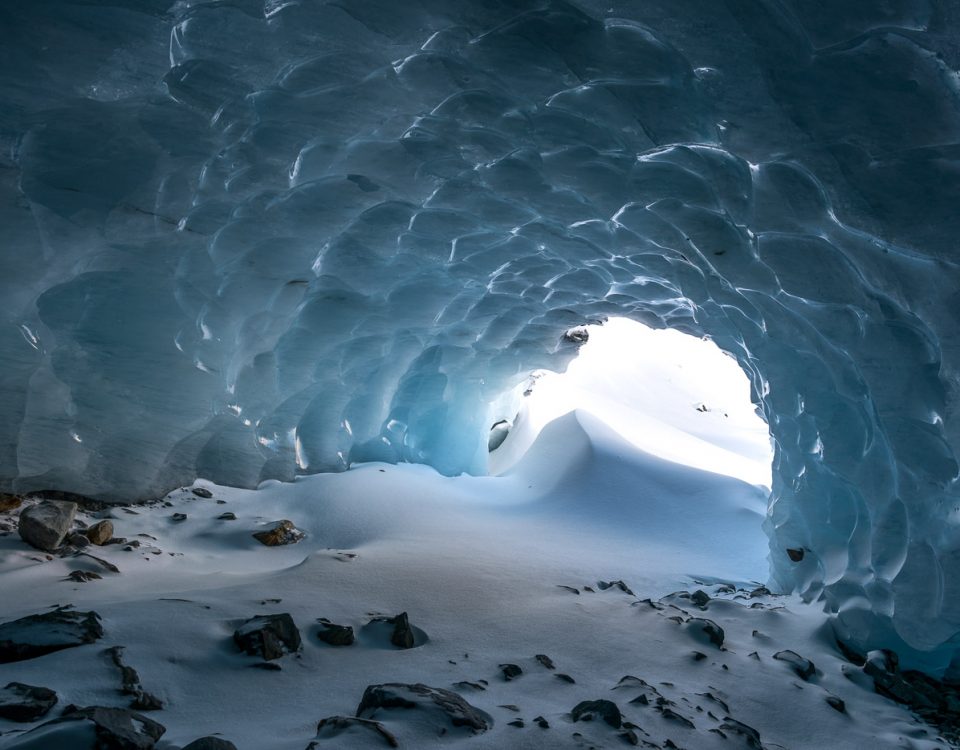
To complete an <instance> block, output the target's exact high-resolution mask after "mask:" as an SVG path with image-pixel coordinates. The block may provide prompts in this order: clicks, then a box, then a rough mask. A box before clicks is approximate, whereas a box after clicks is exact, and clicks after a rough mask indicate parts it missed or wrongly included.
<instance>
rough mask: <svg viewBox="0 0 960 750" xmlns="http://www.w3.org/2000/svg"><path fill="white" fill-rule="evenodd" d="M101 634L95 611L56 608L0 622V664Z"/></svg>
mask: <svg viewBox="0 0 960 750" xmlns="http://www.w3.org/2000/svg"><path fill="white" fill-rule="evenodd" d="M102 637H103V628H102V627H101V626H100V616H99V615H98V614H97V613H96V612H76V611H73V610H69V609H64V608H58V609H55V610H53V611H51V612H45V613H43V614H40V615H28V616H27V617H21V618H20V619H19V620H12V621H11V622H5V623H3V624H0V664H6V663H8V662H14V661H23V660H25V659H34V658H36V657H38V656H43V655H44V654H49V653H52V652H54V651H60V650H61V649H65V648H73V647H74V646H82V645H84V644H86V643H93V642H94V641H96V640H97V639H99V638H102Z"/></svg>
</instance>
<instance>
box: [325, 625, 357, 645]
mask: <svg viewBox="0 0 960 750" xmlns="http://www.w3.org/2000/svg"><path fill="white" fill-rule="evenodd" d="M317 622H319V623H320V626H321V630H320V631H319V632H318V633H317V638H319V639H320V640H321V641H323V642H324V643H327V644H329V645H331V646H352V645H353V642H354V641H355V640H356V638H355V637H354V634H353V628H351V627H350V626H349V625H334V624H333V623H332V622H330V621H329V620H324V619H321V620H318V621H317Z"/></svg>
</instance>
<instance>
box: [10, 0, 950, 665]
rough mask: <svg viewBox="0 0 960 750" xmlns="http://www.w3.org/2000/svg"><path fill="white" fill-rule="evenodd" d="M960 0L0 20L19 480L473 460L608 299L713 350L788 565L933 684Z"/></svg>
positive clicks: (780, 575)
mask: <svg viewBox="0 0 960 750" xmlns="http://www.w3.org/2000/svg"><path fill="white" fill-rule="evenodd" d="M958 17H960V10H958V6H957V3H956V2H953V1H952V0H890V1H889V2H884V3H875V2H869V1H867V0H864V1H862V2H861V1H860V0H857V1H856V2H854V1H852V0H851V1H850V2H843V3H839V2H838V3H821V2H816V1H815V0H779V1H777V0H757V1H756V2H747V1H746V0H722V1H714V0H644V1H643V2H629V1H627V0H624V1H622V2H621V1H619V0H612V1H608V2H603V3H600V2H595V1H594V0H584V2H581V3H579V4H573V3H565V2H551V1H550V0H537V2H524V1H523V0H519V1H517V0H501V1H499V2H498V0H490V1H489V2H480V0H476V1H475V2H450V1H449V0H417V1H414V2H409V3H396V2H394V1H393V0H362V1H361V0H356V1H351V0H347V1H346V2H340V3H324V2H320V1H319V0H318V1H317V2H297V1H296V0H290V1H289V2H285V1H283V0H267V1H266V2H263V1H261V2H254V1H253V0H223V1H221V0H217V1H216V2H213V1H211V2H202V1H200V0H181V2H177V3H175V4H174V5H172V6H171V5H170V3H169V0H138V1H137V2H133V0H126V1H125V2H124V1H122V0H121V1H117V0H111V1H110V2H106V0H83V1H82V2H81V1H80V0H76V1H75V2H65V1H63V0H60V1H58V0H49V1H48V2H42V3H19V4H14V3H4V4H3V6H2V8H0V62H2V67H0V71H2V73H0V142H2V145H3V148H2V149H0V226H2V227H3V231H2V236H0V242H2V250H0V264H2V265H0V299H2V300H3V305H2V311H0V316H2V318H0V321H2V322H0V362H2V368H0V405H2V407H0V408H2V412H0V477H2V483H3V485H4V486H7V487H10V486H12V487H15V488H17V489H31V488H41V487H43V488H63V489H69V490H73V491H77V492H84V493H90V494H98V495H100V496H104V497H112V498H131V497H146V496H152V495H156V494H158V493H160V492H161V491H162V490H166V489H168V488H169V487H170V486H172V485H175V484H177V483H179V482H184V481H187V480H188V479H190V478H192V477H194V476H197V475H202V476H206V477H208V478H210V479H213V480H215V481H220V482H225V483H231V484H235V485H241V486H253V485H255V484H256V483H257V482H258V481H260V480H262V479H266V478H290V477H292V476H293V475H294V474H295V473H296V472H297V471H303V472H317V471H326V470H337V469H342V468H344V467H346V466H348V465H349V464H350V463H352V462H357V461H365V460H373V459H377V460H386V461H397V460H407V461H417V462H424V463H429V464H432V465H433V466H435V467H437V469H439V470H440V471H442V472H445V473H457V472H460V471H471V472H482V471H483V470H484V467H485V460H486V443H487V432H488V429H489V427H490V425H491V424H493V422H495V421H496V420H497V419H499V418H502V417H508V418H509V417H510V416H512V414H511V409H512V408H513V405H508V404H506V403H505V401H504V399H503V395H504V394H506V393H509V392H511V391H512V389H514V387H515V386H516V385H517V384H518V383H520V382H522V380H523V379H524V378H525V377H526V376H527V374H528V373H529V372H530V371H531V370H533V369H535V368H552V369H562V368H563V367H564V366H565V364H566V363H567V362H568V361H569V359H570V357H571V356H573V355H574V353H575V351H576V344H575V343H569V342H566V341H565V340H564V339H563V338H562V334H563V332H564V330H566V329H567V328H568V327H570V326H574V325H579V324H582V323H584V322H587V321H590V320H596V319H599V318H603V317H604V316H607V315H611V314H614V313H615V314H617V315H620V316H626V317H631V318H633V319H635V320H640V321H643V322H646V323H648V324H650V325H652V326H654V327H674V328H678V329H680V330H683V331H687V332H691V333H696V334H701V335H702V334H706V335H709V336H710V337H712V338H713V340H714V341H716V343H717V344H718V345H719V346H721V347H722V348H723V349H725V350H727V351H729V352H730V353H732V354H734V355H735V356H736V357H737V359H738V360H739V362H740V364H741V365H742V366H743V368H744V369H745V371H747V373H748V374H749V375H750V377H751V378H752V381H753V388H754V391H755V397H756V399H757V401H758V403H759V404H760V405H761V407H762V410H763V412H764V414H765V416H766V419H767V422H768V423H769V425H770V430H771V434H772V436H773V438H774V440H775V444H776V445H775V450H776V454H775V460H774V466H773V493H772V497H771V502H770V508H769V514H768V518H767V521H766V528H767V531H768V533H769V535H770V539H771V561H772V570H773V577H774V579H775V581H776V582H777V583H778V584H779V585H781V586H782V587H784V588H796V589H799V590H801V591H804V592H806V594H807V595H808V596H810V597H816V596H818V595H820V594H821V593H822V594H823V595H824V596H825V597H826V600H827V602H828V603H829V605H830V606H832V607H835V608H838V609H842V613H841V620H842V622H843V623H844V624H845V625H846V626H848V627H850V628H851V629H852V632H853V633H854V634H855V635H856V636H857V637H858V638H859V639H860V640H861V641H863V642H870V643H884V644H886V645H892V646H896V647H899V648H900V649H901V650H902V651H907V650H909V649H914V650H915V651H916V652H917V653H920V652H927V654H928V658H929V659H930V664H932V665H935V666H936V665H940V666H943V665H946V664H947V663H948V662H949V660H950V658H951V655H952V653H953V651H954V648H955V647H954V644H953V641H952V639H954V638H955V636H956V634H957V632H958V627H960V526H958V522H960V510H958V508H960V503H958V493H957V488H956V485H955V482H956V478H957V474H958V464H957V460H956V457H955V455H954V454H955V450H954V448H955V446H956V445H957V444H958V438H960V435H958V432H960V420H958V417H957V412H956V400H957V399H956V395H957V382H958V376H957V365H958V362H960V351H958V343H960V339H958V337H957V323H958V311H960V292H958V291H957V290H958V288H960V287H958V283H957V282H958V280H960V274H958V269H957V264H956V261H955V260H954V257H953V256H954V247H955V244H956V237H957V235H958V232H960V212H957V211H956V202H957V195H958V188H960V169H958V157H960V145H958V142H960V137H958V136H960V106H958V104H960V94H958V89H957V76H956V69H957V67H958V63H960V50H958V48H957V45H956V41H955V40H956V29H957V24H958ZM786 548H803V549H804V550H805V555H804V558H803V560H802V561H801V562H799V563H795V562H792V561H791V560H790V558H789V557H788V556H787V555H786V553H785V551H784V550H785V549H786Z"/></svg>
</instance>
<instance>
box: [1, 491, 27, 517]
mask: <svg viewBox="0 0 960 750" xmlns="http://www.w3.org/2000/svg"><path fill="white" fill-rule="evenodd" d="M22 503H23V499H22V498H21V497H20V496H19V495H11V494H9V493H7V492H0V513H6V512H7V511H10V510H16V509H17V508H19V507H20V505H21V504H22Z"/></svg>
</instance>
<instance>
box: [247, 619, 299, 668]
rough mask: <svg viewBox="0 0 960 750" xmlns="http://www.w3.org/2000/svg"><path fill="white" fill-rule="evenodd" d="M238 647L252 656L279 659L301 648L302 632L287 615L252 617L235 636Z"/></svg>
mask: <svg viewBox="0 0 960 750" xmlns="http://www.w3.org/2000/svg"><path fill="white" fill-rule="evenodd" d="M233 640H234V642H235V643H236V644H237V646H238V647H239V648H240V649H241V650H242V651H246V652H247V653H248V654H250V655H251V656H262V657H263V658H264V659H265V660H267V661H270V660H272V659H279V658H280V657H281V656H283V654H284V653H285V651H284V649H286V651H290V652H294V651H297V650H298V649H299V648H300V631H299V630H297V626H296V624H294V622H293V618H292V617H291V616H290V615H289V614H286V613H283V614H278V615H261V616H259V617H251V618H250V619H249V620H247V621H246V622H244V623H243V624H242V625H241V626H240V627H239V628H237V630H236V632H234V634H233Z"/></svg>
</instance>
